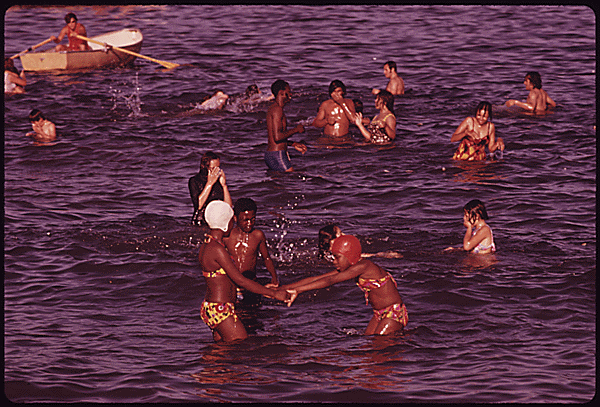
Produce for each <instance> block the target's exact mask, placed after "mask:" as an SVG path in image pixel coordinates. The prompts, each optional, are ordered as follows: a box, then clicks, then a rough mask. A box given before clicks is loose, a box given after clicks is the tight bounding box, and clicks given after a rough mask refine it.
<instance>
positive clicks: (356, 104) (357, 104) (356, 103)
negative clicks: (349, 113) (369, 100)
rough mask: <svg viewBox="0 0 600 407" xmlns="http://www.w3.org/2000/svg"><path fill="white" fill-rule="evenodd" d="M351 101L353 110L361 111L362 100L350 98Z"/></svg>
mask: <svg viewBox="0 0 600 407" xmlns="http://www.w3.org/2000/svg"><path fill="white" fill-rule="evenodd" d="M352 101H353V102H354V110H355V111H356V113H362V112H363V102H362V101H361V100H360V99H352Z"/></svg>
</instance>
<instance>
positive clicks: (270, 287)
mask: <svg viewBox="0 0 600 407" xmlns="http://www.w3.org/2000/svg"><path fill="white" fill-rule="evenodd" d="M256 211H257V207H256V203H255V202H254V201H253V200H252V199H249V198H241V199H239V200H238V201H237V202H236V203H235V205H234V207H233V208H232V207H231V205H230V204H229V203H227V202H225V201H222V200H214V201H211V202H210V203H209V204H208V205H207V206H206V210H205V212H204V218H205V221H206V223H207V225H208V227H209V229H210V230H209V232H208V233H207V234H206V235H205V237H206V238H205V240H204V242H203V244H202V245H201V246H200V250H199V252H198V260H199V262H200V266H201V268H202V275H203V276H204V277H205V279H206V294H205V297H204V300H203V302H202V305H201V307H200V316H201V318H202V321H204V323H206V325H207V326H208V327H209V328H210V329H211V330H212V333H213V339H214V340H215V341H217V342H218V341H225V342H230V341H235V340H241V339H245V338H246V337H247V336H248V334H247V331H246V329H245V326H244V323H243V322H242V320H241V319H240V317H239V315H238V313H237V312H236V305H238V304H240V305H241V304H242V302H241V301H242V299H243V298H244V296H245V295H248V294H250V293H254V294H257V295H259V296H265V297H268V298H274V299H277V300H279V301H282V302H284V303H286V304H287V305H288V307H289V306H291V305H292V303H293V302H294V301H295V299H296V298H297V297H298V295H299V294H301V293H303V292H307V291H311V290H316V289H320V288H325V287H329V286H331V285H334V284H336V283H339V282H343V281H348V280H354V281H356V284H357V285H358V287H359V288H360V289H361V290H362V291H363V292H364V294H365V302H366V304H367V305H368V304H371V306H372V308H373V316H372V317H371V320H370V321H369V323H368V325H367V328H366V329H365V335H387V334H391V333H394V332H399V331H402V330H403V329H404V327H406V325H407V324H408V312H407V310H406V305H405V304H404V302H403V300H402V297H401V296H400V293H399V292H398V285H397V283H396V281H395V280H394V278H393V277H392V275H391V274H390V273H389V272H387V271H385V270H384V269H383V268H381V267H380V266H378V265H377V264H375V263H374V262H373V261H371V260H369V257H373V256H381V257H386V258H402V255H401V254H400V253H397V252H394V251H387V252H380V253H376V254H368V253H363V252H362V246H361V244H360V241H359V240H358V238H356V237H355V236H352V235H346V234H344V233H343V232H342V231H341V229H340V228H339V227H338V226H337V225H327V226H325V227H323V228H321V230H320V231H319V257H320V258H322V259H327V260H330V261H332V262H333V265H334V266H335V270H333V271H330V272H327V273H324V274H321V275H317V276H311V277H307V278H304V279H301V280H299V281H296V282H293V283H289V284H285V285H280V284H279V278H278V276H277V272H276V270H275V267H274V264H273V260H272V259H271V257H270V255H269V250H268V248H267V244H266V237H265V234H264V233H263V232H262V231H260V230H258V229H256V228H255V223H256ZM487 219H488V214H487V211H486V209H485V205H484V204H483V202H481V201H479V200H477V199H475V200H472V201H470V202H469V203H467V204H466V205H465V206H464V208H463V224H464V226H465V227H466V228H467V230H466V232H465V236H464V238H463V247H462V248H463V249H464V250H466V251H470V252H473V253H477V254H489V253H494V252H495V251H496V246H495V243H494V237H493V234H492V230H491V228H490V226H489V225H487V223H486V220H487ZM450 249H454V248H448V249H446V250H450ZM259 254H260V255H261V256H262V258H263V260H264V262H265V267H266V269H267V271H268V272H269V273H270V274H271V282H270V283H268V284H266V285H264V286H263V285H261V284H259V283H258V282H257V277H256V265H257V258H258V255H259ZM240 291H241V292H242V296H241V297H240V295H239V294H240ZM244 293H246V294H244Z"/></svg>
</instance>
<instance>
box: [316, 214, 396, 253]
mask: <svg viewBox="0 0 600 407" xmlns="http://www.w3.org/2000/svg"><path fill="white" fill-rule="evenodd" d="M343 235H344V233H342V229H340V228H339V226H337V225H336V224H333V223H332V224H329V225H327V226H323V227H322V228H321V229H319V258H320V259H327V260H329V261H333V255H332V254H331V242H332V241H333V240H334V239H336V238H338V237H340V236H343ZM361 257H363V258H367V257H384V258H386V259H401V258H402V257H403V256H402V254H400V253H398V252H394V251H391V250H388V251H385V252H377V253H361Z"/></svg>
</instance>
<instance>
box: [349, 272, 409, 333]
mask: <svg viewBox="0 0 600 407" xmlns="http://www.w3.org/2000/svg"><path fill="white" fill-rule="evenodd" d="M389 281H393V283H394V285H395V286H396V287H398V284H397V283H396V280H394V277H392V275H391V274H390V273H387V274H386V275H385V276H384V277H382V278H371V279H366V278H359V279H358V281H357V282H356V284H357V285H358V287H359V288H360V289H361V290H363V291H364V293H365V300H366V302H367V304H368V303H369V291H371V290H372V289H374V288H381V287H383V286H384V285H386V284H387V283H388V282H389ZM373 314H375V316H376V317H377V320H378V321H381V320H382V319H384V318H389V319H392V320H394V321H397V322H399V323H401V324H402V326H406V325H407V324H408V312H407V311H406V306H405V305H404V304H403V303H397V304H392V305H389V306H387V307H385V308H382V309H373Z"/></svg>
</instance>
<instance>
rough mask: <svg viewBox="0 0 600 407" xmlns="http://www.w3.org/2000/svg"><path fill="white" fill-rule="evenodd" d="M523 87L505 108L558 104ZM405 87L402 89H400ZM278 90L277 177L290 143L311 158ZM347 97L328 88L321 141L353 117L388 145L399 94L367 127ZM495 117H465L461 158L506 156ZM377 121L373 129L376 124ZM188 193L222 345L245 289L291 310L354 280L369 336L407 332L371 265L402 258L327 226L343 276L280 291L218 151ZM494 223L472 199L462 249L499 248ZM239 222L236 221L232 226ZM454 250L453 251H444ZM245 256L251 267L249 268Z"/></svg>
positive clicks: (239, 333)
mask: <svg viewBox="0 0 600 407" xmlns="http://www.w3.org/2000/svg"><path fill="white" fill-rule="evenodd" d="M394 67H395V65H394ZM394 71H395V70H394ZM389 72H391V70H390V69H389V65H387V64H386V76H388V74H389ZM524 84H525V87H526V89H527V90H529V91H530V93H529V96H528V99H527V101H526V102H518V101H514V100H509V101H507V102H506V105H507V106H509V107H511V106H513V105H518V106H519V107H522V108H525V109H527V110H529V111H532V112H534V113H535V112H541V111H545V110H546V109H547V108H548V106H551V107H554V106H556V103H555V102H554V101H553V100H552V99H551V98H550V96H548V94H547V93H546V92H545V91H543V90H542V89H541V77H540V75H539V73H537V72H528V73H527V74H526V76H525V81H524ZM403 85H404V83H403V82H402V91H403V90H404V86H403ZM271 90H272V93H273V96H274V103H273V104H272V105H271V106H270V108H269V110H268V112H267V130H268V148H267V152H266V154H265V162H266V163H267V166H268V167H269V168H271V169H273V170H276V171H290V170H291V164H290V163H289V155H288V154H287V147H288V146H292V147H294V148H295V149H297V150H298V151H300V152H301V153H305V152H306V146H305V145H303V144H302V143H295V142H292V141H290V140H289V138H290V137H291V136H292V135H294V134H297V133H303V132H304V127H303V126H302V125H301V124H299V125H297V126H296V127H294V128H292V129H290V130H288V129H287V120H286V118H285V114H284V113H283V107H284V106H285V104H286V103H287V102H289V101H290V100H291V97H292V91H291V88H290V86H289V84H288V83H287V82H285V81H283V80H277V81H276V82H275V83H273V85H272V87H271ZM345 93H346V89H345V86H344V84H343V83H342V82H341V81H338V80H335V81H332V82H331V84H330V87H329V94H330V97H331V98H330V99H329V100H327V101H325V102H323V103H322V104H321V106H320V107H319V112H318V113H317V116H316V117H315V119H314V120H313V125H314V126H316V127H323V128H324V134H323V136H324V137H328V138H329V139H332V140H333V142H337V143H345V142H347V141H348V138H349V137H348V135H347V134H348V128H349V124H350V123H351V122H352V120H353V123H354V124H355V125H356V126H357V127H358V128H359V130H360V131H361V134H362V135H363V136H364V138H365V140H366V141H367V142H371V143H374V144H387V143H390V142H391V141H392V140H393V138H394V136H395V122H396V121H395V116H394V114H393V101H394V95H392V94H391V92H389V91H388V90H381V91H379V90H376V89H374V90H373V93H374V94H376V95H377V96H376V102H375V106H376V107H377V108H378V109H379V111H380V113H379V115H377V116H375V117H374V118H373V120H372V121H369V120H368V119H366V120H365V119H364V118H363V117H362V114H360V112H359V113H357V112H356V109H355V105H356V104H355V103H354V101H352V100H350V99H347V98H345ZM491 112H492V105H491V104H490V103H489V102H481V103H480V104H479V105H478V106H477V108H476V109H475V115H474V117H467V118H466V119H464V120H463V122H462V123H461V124H460V125H459V126H458V128H457V129H456V131H455V132H454V134H453V135H452V137H451V141H453V142H454V141H460V145H459V148H458V150H457V151H456V153H455V154H454V157H453V158H454V159H456V160H483V159H485V157H486V154H485V148H486V146H487V148H488V149H489V151H490V153H494V152H495V151H496V150H498V149H499V150H501V151H503V150H504V148H505V145H504V141H503V140H502V138H500V137H498V138H496V135H495V126H494V124H493V123H492V122H491ZM342 118H345V120H342ZM373 122H375V123H376V125H372V123H373ZM375 127H376V128H377V130H376V131H375V130H374V128H375ZM189 189H190V195H191V198H192V202H193V203H194V216H193V218H192V223H193V224H196V225H200V224H202V222H203V220H204V221H205V222H206V224H207V225H208V227H209V228H210V232H209V234H207V235H206V240H205V242H204V243H203V245H202V246H201V248H200V252H199V261H200V265H201V267H202V270H203V275H204V277H205V278H206V285H207V290H206V296H205V299H204V301H203V303H202V306H201V317H202V320H203V321H204V322H205V323H206V324H207V325H208V326H209V327H210V328H211V330H212V332H213V337H214V339H215V340H216V341H221V340H223V341H232V340H238V339H243V338H245V337H247V332H246V330H245V328H244V325H243V323H242V321H241V320H240V319H239V317H238V315H237V314H236V311H235V304H236V298H237V296H236V293H237V292H238V287H241V288H242V289H243V290H246V292H252V293H255V294H258V295H263V296H266V297H269V298H275V299H277V300H280V301H283V302H285V303H287V304H288V306H291V304H292V303H293V302H294V300H295V299H296V298H297V296H298V295H299V294H300V293H303V292H306V291H310V290H315V289H319V288H325V287H328V286H331V285H333V284H336V283H338V282H342V281H347V280H351V279H353V280H356V282H357V285H358V286H359V288H360V289H361V290H363V291H364V293H365V300H366V302H367V304H369V303H370V304H371V305H372V307H373V311H374V314H373V317H372V318H371V320H370V322H369V324H368V325H367V328H366V330H365V334H367V335H371V334H376V335H385V334H390V333H393V332H397V331H401V330H403V328H404V327H405V326H406V325H407V323H408V313H407V310H406V306H405V305H404V302H403V301H402V298H401V296H400V294H399V292H398V289H397V284H396V282H395V280H394V279H393V277H392V276H391V274H389V273H388V272H386V271H385V270H383V269H382V268H381V267H380V266H378V265H376V264H375V263H373V262H372V261H371V260H369V259H368V258H369V257H372V256H381V257H387V258H401V257H402V255H401V254H399V253H396V252H393V251H388V252H382V253H377V254H366V253H362V247H361V245H360V242H359V240H358V239H357V238H356V237H354V236H351V235H344V234H343V233H342V232H341V230H340V229H339V227H337V226H336V225H328V226H326V227H325V228H323V229H321V231H320V232H319V253H320V257H322V258H326V257H327V256H330V257H331V258H332V261H333V264H334V266H335V268H336V269H335V270H334V271H331V272H329V273H325V274H322V275H318V276H313V277H308V278H305V279H302V280H300V281H297V282H294V283H290V284H286V285H282V286H279V284H278V278H277V275H276V271H275V268H274V266H273V262H272V260H271V258H270V256H269V254H268V249H267V247H266V244H265V238H264V233H262V232H258V231H257V230H256V229H255V228H254V222H255V217H256V204H255V203H254V201H252V204H253V205H252V207H251V208H250V209H247V210H245V211H244V210H243V209H241V208H236V207H237V206H238V203H237V202H236V207H234V209H232V200H231V196H230V194H229V192H228V189H227V186H226V180H225V174H224V172H223V170H222V169H220V161H219V158H218V156H217V155H216V154H214V153H212V152H209V153H206V154H205V155H204V156H203V158H202V160H201V166H200V171H199V173H198V174H197V175H196V176H194V177H192V178H190V180H189ZM211 197H212V198H211ZM211 199H214V200H211ZM250 201H251V200H250ZM487 219H488V214H487V211H486V208H485V205H484V204H483V202H481V201H480V200H477V199H475V200H472V201H470V202H468V203H467V204H466V205H465V206H464V208H463V225H464V226H465V228H466V231H465V235H464V237H463V245H462V249H463V250H466V251H469V252H472V253H475V254H490V253H494V252H495V251H496V245H495V243H494V237H493V233H492V229H491V228H490V226H489V225H488V224H487V223H486V220H487ZM234 221H235V222H237V226H235V227H234ZM255 232H256V233H258V235H259V236H258V237H257V238H255V239H251V238H250V236H251V235H250V234H251V233H255ZM259 247H260V250H259ZM454 249H455V248H452V247H451V248H448V249H446V250H454ZM259 252H260V254H261V255H262V257H263V259H265V265H266V267H267V270H268V271H269V272H270V274H271V276H272V280H271V283H269V284H267V285H265V286H262V285H260V284H258V283H257V282H256V258H257V256H258V253H259ZM247 257H249V258H250V259H251V260H250V261H247V260H246V261H245V260H244V259H246V258H247ZM243 264H251V267H248V266H246V265H244V266H242V265H243ZM244 273H245V274H244Z"/></svg>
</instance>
